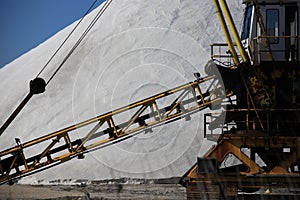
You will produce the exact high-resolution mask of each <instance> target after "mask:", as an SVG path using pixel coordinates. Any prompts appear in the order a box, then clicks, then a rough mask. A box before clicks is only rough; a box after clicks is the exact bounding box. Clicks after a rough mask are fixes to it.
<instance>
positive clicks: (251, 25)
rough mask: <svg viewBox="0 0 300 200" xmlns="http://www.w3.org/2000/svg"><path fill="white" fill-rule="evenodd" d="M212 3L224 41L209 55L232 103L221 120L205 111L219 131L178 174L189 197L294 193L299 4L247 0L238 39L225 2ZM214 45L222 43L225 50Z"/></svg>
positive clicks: (299, 124) (299, 142)
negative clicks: (232, 97)
mask: <svg viewBox="0 0 300 200" xmlns="http://www.w3.org/2000/svg"><path fill="white" fill-rule="evenodd" d="M214 4H215V7H216V11H217V14H218V16H219V19H220V22H221V25H222V28H223V31H224V33H225V37H226V40H227V44H213V45H212V58H213V59H215V60H216V63H217V68H218V70H219V72H220V74H221V76H222V80H223V82H224V85H225V89H226V91H227V92H228V91H231V92H232V93H233V94H234V95H235V96H236V103H233V104H231V105H228V106H227V108H225V109H224V110H223V111H222V114H221V115H226V117H225V120H224V121H220V120H219V121H218V116H216V114H214V113H207V114H205V117H206V118H207V120H206V122H205V127H206V128H207V129H209V130H213V129H215V128H221V129H222V134H221V135H220V136H219V138H218V139H217V144H216V145H215V146H214V147H213V148H212V149H210V150H209V151H208V152H207V153H206V154H205V156H204V157H203V158H198V161H197V164H195V165H194V166H193V167H192V168H191V169H190V170H189V171H188V172H187V173H186V174H185V176H184V177H183V178H182V180H181V181H182V184H184V185H186V187H187V197H188V199H235V198H237V195H238V191H242V192H244V193H245V192H255V191H259V190H260V194H261V192H262V191H267V193H268V194H269V195H270V194H272V193H270V191H274V192H273V193H274V195H273V196H271V197H270V196H269V197H268V199H296V198H299V196H298V197H296V194H297V192H299V189H300V168H299V167H300V166H299V164H300V163H299V162H300V159H299V158H300V154H299V153H300V149H299V148H300V137H299V130H300V112H299V111H300V110H299V108H300V107H299V106H300V99H299V97H300V96H299V95H300V93H299V92H300V90H299V88H300V76H299V75H300V64H299V55H300V54H299V50H298V49H299V12H298V9H299V5H300V2H299V1H293V0H286V1H282V0H280V1H279V0H269V1H268V0H245V1H244V4H246V10H245V18H244V25H243V30H242V34H241V38H240V37H239V36H238V34H237V31H236V28H235V25H234V22H233V20H232V16H231V15H230V12H229V10H228V7H227V5H226V2H225V0H220V1H217V0H214ZM226 21H227V23H228V25H229V28H228V26H227V24H226ZM229 30H230V31H229ZM230 32H231V34H230ZM231 36H232V37H233V38H234V40H235V43H233V41H232V37H231ZM215 47H218V48H217V49H220V48H223V49H224V47H226V48H227V49H229V50H228V51H227V52H226V53H227V55H226V53H225V51H224V54H220V53H219V52H218V54H215V53H216V51H214V48H215ZM227 49H226V50H227ZM236 49H238V50H236ZM229 57H230V58H229ZM210 70H211V69H207V71H208V73H209V71H210ZM212 134H213V132H212V131H211V132H210V134H207V133H206V136H207V137H209V136H210V137H211V135H212ZM276 191H281V192H277V193H278V195H275V193H276ZM283 191H284V192H283ZM257 194H258V193H257ZM261 198H262V199H264V198H263V197H261V196H257V197H256V198H255V199H261Z"/></svg>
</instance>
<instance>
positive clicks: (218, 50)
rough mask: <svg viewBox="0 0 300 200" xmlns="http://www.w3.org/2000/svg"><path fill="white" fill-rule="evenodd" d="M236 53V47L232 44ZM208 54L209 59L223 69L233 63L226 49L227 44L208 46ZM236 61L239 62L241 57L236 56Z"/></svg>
mask: <svg viewBox="0 0 300 200" xmlns="http://www.w3.org/2000/svg"><path fill="white" fill-rule="evenodd" d="M234 47H235V49H236V52H238V49H237V45H236V44H234ZM210 54H211V59H212V60H214V61H217V64H220V65H222V66H225V67H229V66H233V65H234V62H233V59H232V54H231V52H230V50H229V48H228V44H227V43H213V44H211V45H210ZM237 56H238V59H239V60H241V59H242V57H241V55H239V54H238V55H237Z"/></svg>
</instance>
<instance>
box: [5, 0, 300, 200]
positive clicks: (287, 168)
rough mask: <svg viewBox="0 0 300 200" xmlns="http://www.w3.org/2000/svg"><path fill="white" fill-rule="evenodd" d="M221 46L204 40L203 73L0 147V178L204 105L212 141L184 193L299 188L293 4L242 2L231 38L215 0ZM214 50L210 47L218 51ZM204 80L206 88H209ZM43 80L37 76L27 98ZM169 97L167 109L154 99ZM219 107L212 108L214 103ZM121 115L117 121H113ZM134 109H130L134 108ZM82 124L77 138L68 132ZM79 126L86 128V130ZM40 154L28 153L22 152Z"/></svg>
mask: <svg viewBox="0 0 300 200" xmlns="http://www.w3.org/2000/svg"><path fill="white" fill-rule="evenodd" d="M213 3H214V6H215V8H216V13H217V15H218V18H219V21H220V24H221V27H222V30H223V32H224V35H225V38H226V43H224V44H223V43H216V44H212V45H211V58H212V61H210V62H209V64H208V65H207V66H206V68H205V70H206V73H207V76H206V77H200V75H199V74H197V73H196V74H195V76H196V80H195V81H193V82H190V83H187V84H184V85H181V86H179V87H175V88H173V89H170V90H167V91H165V92H162V93H159V94H156V95H154V96H152V97H149V98H146V99H143V100H140V101H138V102H135V103H132V104H130V105H127V106H124V107H122V108H119V109H116V110H113V111H110V112H108V113H105V114H102V115H99V116H96V117H94V118H91V119H88V120H86V121H83V122H81V123H77V124H74V125H71V126H69V127H67V128H63V129H61V130H58V131H56V132H53V133H50V134H47V135H44V136H41V137H39V138H37V139H33V140H31V141H28V142H25V143H21V142H20V141H19V140H16V143H17V145H16V146H14V147H12V148H9V149H6V150H3V151H1V152H0V183H13V182H14V180H17V179H19V178H21V177H23V176H26V175H29V174H32V173H36V172H39V171H42V170H46V169H48V168H50V167H53V166H55V165H58V164H61V163H64V162H66V161H69V160H71V159H73V158H79V159H83V158H84V154H85V153H88V152H90V151H93V150H97V149H99V148H104V147H106V146H108V145H114V144H116V143H118V142H122V141H123V140H126V139H128V138H130V137H132V136H134V135H136V134H138V133H140V132H142V131H152V128H153V126H157V125H160V124H163V123H169V122H172V121H174V120H177V119H180V118H185V119H186V120H189V118H190V117H191V114H193V113H194V112H197V111H199V110H204V109H205V108H210V110H211V111H210V113H205V114H204V123H203V125H204V133H203V134H204V136H205V137H206V138H207V139H210V140H214V141H216V145H215V146H214V147H212V148H211V149H209V150H208V152H207V153H206V154H205V155H204V156H203V157H199V158H198V159H197V163H196V164H195V165H194V166H192V167H191V168H190V169H189V170H188V171H187V172H186V174H185V175H183V176H182V178H181V180H180V183H181V184H182V185H184V186H185V187H186V188H187V198H188V199H235V198H236V197H237V195H238V192H239V191H243V192H255V191H258V190H260V189H268V190H270V189H271V190H274V189H278V188H286V189H293V190H294V191H296V190H297V189H300V166H299V165H300V138H299V136H298V135H299V134H298V132H299V130H300V112H299V111H300V110H299V106H300V65H299V59H300V58H299V57H300V52H299V51H298V49H299V41H298V39H299V12H298V8H299V5H300V2H299V1H298V0H244V1H243V3H244V4H245V5H246V9H245V15H244V24H243V29H242V34H241V37H240V36H239V34H238V32H237V29H236V27H235V24H234V22H233V18H232V16H231V14H230V11H229V8H228V6H227V3H226V1H225V0H213ZM216 51H217V52H216ZM207 83H209V84H207ZM46 85H47V83H45V81H43V80H41V79H35V80H33V81H32V82H31V84H30V93H29V97H28V98H26V99H25V100H24V102H25V103H23V104H22V105H20V107H18V108H17V110H16V112H14V113H13V114H12V116H11V117H10V118H9V119H8V121H7V122H6V123H5V124H4V125H3V126H2V127H1V134H2V133H3V132H4V130H5V128H6V127H7V126H9V124H10V123H11V122H12V121H13V119H14V117H15V116H16V115H17V113H18V112H19V111H20V109H22V107H23V106H24V105H25V104H26V102H27V101H29V98H30V97H31V96H32V95H34V94H39V93H42V92H44V91H45V86H46ZM165 98H169V100H168V101H167V102H171V103H170V104H169V105H160V102H161V101H160V99H165ZM216 108H217V109H218V111H217V112H213V111H214V110H215V109H216ZM124 112H127V115H126V116H130V117H129V118H128V119H125V120H123V121H121V122H120V121H118V122H117V121H116V120H115V118H116V117H117V116H118V115H120V114H124ZM132 113H133V114H132ZM82 127H88V128H90V131H88V132H87V133H86V136H85V137H83V138H76V136H74V132H75V130H77V129H80V128H82ZM85 130H86V129H85ZM38 145H39V146H41V148H40V150H41V151H40V152H35V153H34V154H30V155H27V152H28V149H29V150H30V148H32V147H34V146H38Z"/></svg>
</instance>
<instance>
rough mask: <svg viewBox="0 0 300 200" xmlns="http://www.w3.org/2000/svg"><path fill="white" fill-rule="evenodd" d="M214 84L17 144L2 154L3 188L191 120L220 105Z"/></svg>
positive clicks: (189, 87)
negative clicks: (168, 124)
mask: <svg viewBox="0 0 300 200" xmlns="http://www.w3.org/2000/svg"><path fill="white" fill-rule="evenodd" d="M214 81H216V80H215V76H208V77H205V78H200V79H198V80H196V81H194V82H190V83H187V84H185V85H181V86H179V87H176V88H173V89H170V90H167V91H165V92H162V93H159V94H157V95H154V96H152V97H149V98H146V99H143V100H141V101H138V102H135V103H132V104H130V105H127V106H124V107H122V108H119V109H116V110H113V111H111V112H108V113H105V114H102V115H99V116H97V117H94V118H91V119H88V120H86V121H83V122H81V123H78V124H74V125H72V126H69V127H67V128H64V129H61V130H59V131H56V132H53V133H51V134H48V135H45V136H42V137H39V138H37V139H34V140H31V141H28V142H26V143H24V144H22V143H20V141H18V142H17V146H15V147H12V148H9V149H6V150H4V151H2V152H0V184H3V183H6V182H9V181H12V180H14V179H17V178H20V177H23V176H26V175H29V174H32V173H36V172H38V171H42V170H45V169H47V168H50V167H53V166H55V165H57V164H60V163H63V162H66V161H68V160H70V159H72V158H74V157H78V158H83V157H84V156H83V155H84V153H87V152H89V151H91V150H95V149H97V148H101V147H102V146H104V145H105V146H106V145H111V144H114V143H116V142H120V141H121V140H124V139H127V138H129V137H131V136H133V135H135V134H137V133H139V132H141V131H152V128H153V126H154V125H159V124H162V123H166V122H170V121H173V120H177V119H180V118H181V117H185V118H186V119H189V117H190V115H191V114H192V113H193V112H197V111H198V110H201V109H204V108H206V107H208V106H210V105H212V104H213V103H221V101H222V96H221V95H220V90H219V89H220V88H218V87H220V86H218V84H215V85H214V84H213V82H214ZM200 85H202V86H203V87H204V89H203V87H202V88H201V87H200ZM201 90H205V92H202V91H201ZM165 98H168V102H172V103H170V104H168V105H159V104H161V103H160V102H162V101H158V100H160V99H164V100H165ZM166 100H167V99H166ZM170 100H171V101H170ZM163 102H167V101H163ZM124 113H125V114H126V116H130V117H129V118H125V119H123V120H115V118H120V115H122V116H124ZM132 113H134V114H133V115H132ZM123 118H124V117H123ZM117 121H118V123H117ZM120 121H121V122H120ZM82 127H86V128H89V129H90V131H87V133H86V136H85V137H83V138H79V139H78V136H77V138H76V135H75V134H74V133H75V132H76V131H75V130H78V129H80V128H82ZM83 131H86V129H84V130H83ZM61 140H62V141H61ZM59 142H60V143H59ZM33 147H35V150H34V152H35V153H34V154H31V155H29V156H27V154H30V152H33V151H32V150H31V151H30V149H32V148H33ZM37 147H39V148H37Z"/></svg>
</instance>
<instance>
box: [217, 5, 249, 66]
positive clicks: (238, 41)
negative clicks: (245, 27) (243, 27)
mask: <svg viewBox="0 0 300 200" xmlns="http://www.w3.org/2000/svg"><path fill="white" fill-rule="evenodd" d="M220 4H221V6H222V9H223V12H224V15H225V17H226V19H227V22H228V24H229V28H230V29H231V33H232V35H233V38H234V40H235V43H236V44H237V47H238V50H239V52H240V54H241V56H242V59H243V62H248V61H249V57H248V55H247V53H246V51H245V49H244V47H243V45H242V42H241V38H240V36H239V35H238V31H237V29H236V27H235V24H234V22H233V19H232V16H231V14H230V11H229V8H228V6H227V3H226V1H225V0H220Z"/></svg>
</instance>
